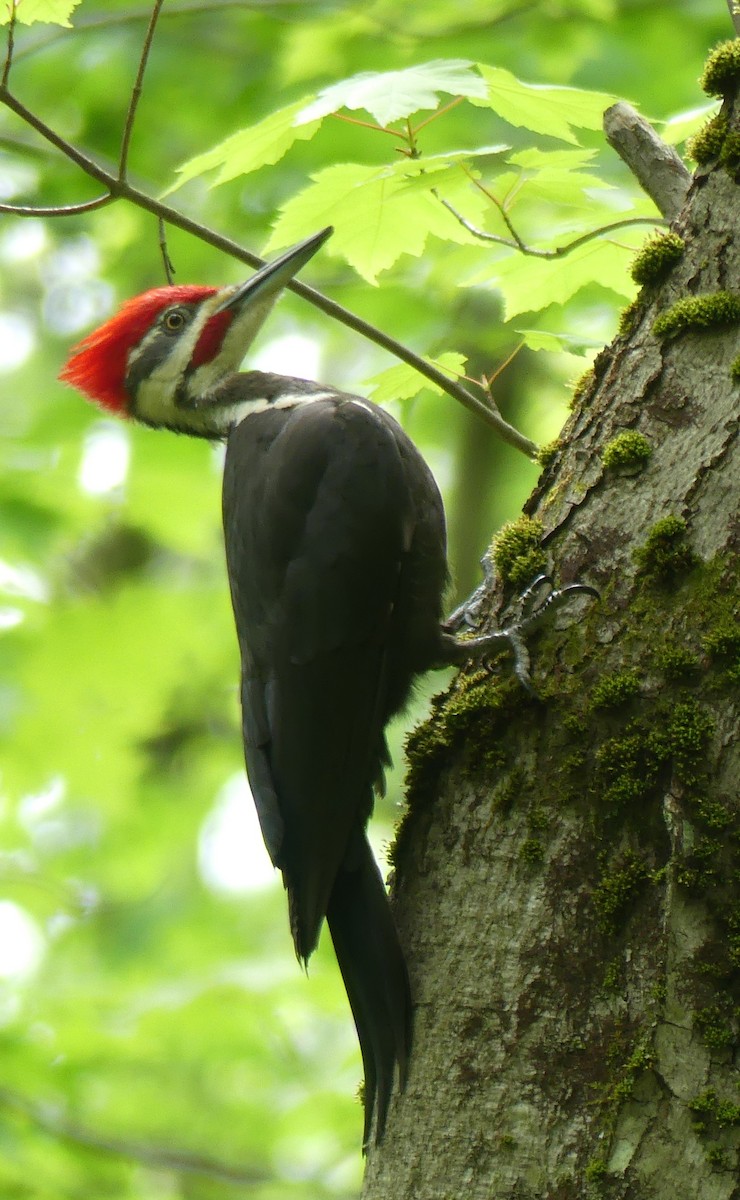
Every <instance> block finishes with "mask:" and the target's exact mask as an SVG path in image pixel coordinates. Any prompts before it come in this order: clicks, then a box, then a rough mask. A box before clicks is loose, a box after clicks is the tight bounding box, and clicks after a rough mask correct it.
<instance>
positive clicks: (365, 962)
mask: <svg viewBox="0 0 740 1200" xmlns="http://www.w3.org/2000/svg"><path fill="white" fill-rule="evenodd" d="M358 857H359V865H358V866H357V867H356V868H355V869H353V870H341V871H340V872H339V874H338V875H337V878H336V881H335V883H334V887H333V889H332V893H331V896H330V898H329V907H328V909H327V913H326V918H327V921H328V923H329V930H330V932H331V936H332V941H333V942H334V949H335V951H336V955H337V962H338V963H339V969H340V971H341V972H342V978H343V979H344V986H345V988H346V989H347V996H348V997H349V1002H350V1005H351V1008H352V1015H353V1017H354V1019H355V1025H356V1026H357V1035H358V1037H359V1040H360V1050H361V1052H362V1064H363V1067H364V1070H365V1131H364V1134H363V1139H362V1143H363V1149H366V1148H367V1146H368V1143H369V1140H370V1131H371V1129H372V1124H373V1113H374V1112H375V1114H376V1115H375V1141H376V1144H377V1143H378V1142H379V1141H380V1140H381V1138H382V1136H383V1131H384V1129H385V1122H386V1117H387V1115H388V1105H389V1103H390V1098H391V1091H392V1089H393V1077H394V1075H395V1069H396V1064H398V1078H399V1082H400V1085H401V1087H403V1086H404V1084H405V1082H406V1069H407V1065H408V1057H409V1052H410V1049H411V993H410V990H409V980H408V973H407V971H406V962H405V960H404V957H403V951H402V950H401V946H400V943H399V941H398V934H397V933H396V927H395V925H394V923H393V917H392V915H391V910H390V905H389V904H388V897H387V896H386V893H385V887H384V886H383V880H382V878H381V875H380V871H379V870H378V867H377V865H376V862H375V859H374V857H373V852H372V850H371V849H370V845H369V843H368V841H367V838H366V837H364V836H363V838H362V845H361V847H360V848H359V856H358Z"/></svg>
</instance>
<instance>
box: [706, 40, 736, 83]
mask: <svg viewBox="0 0 740 1200" xmlns="http://www.w3.org/2000/svg"><path fill="white" fill-rule="evenodd" d="M700 82H701V86H702V88H703V89H704V91H705V92H706V93H707V95H708V96H728V95H730V94H731V93H732V92H734V91H735V90H736V89H737V87H738V86H739V85H740V38H731V39H730V40H729V41H727V42H722V43H720V45H719V46H717V47H716V48H715V49H714V50H713V51H712V53H711V54H710V55H709V58H708V59H707V62H706V65H705V67H704V72H703V74H702V77H701V80H700Z"/></svg>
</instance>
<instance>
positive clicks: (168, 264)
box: [157, 217, 175, 287]
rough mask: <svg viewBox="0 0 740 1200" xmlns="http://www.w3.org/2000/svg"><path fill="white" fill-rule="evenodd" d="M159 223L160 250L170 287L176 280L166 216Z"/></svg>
mask: <svg viewBox="0 0 740 1200" xmlns="http://www.w3.org/2000/svg"><path fill="white" fill-rule="evenodd" d="M157 224H158V228H159V250H160V253H161V255H162V263H163V264H164V273H165V277H166V279H167V282H168V284H169V285H170V287H172V284H173V283H174V280H175V268H174V267H173V265H172V259H171V258H170V252H169V250H168V249H167V229H166V227H165V223H164V218H163V217H160V218H159V219H158V222H157Z"/></svg>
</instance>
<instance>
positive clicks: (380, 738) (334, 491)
mask: <svg viewBox="0 0 740 1200" xmlns="http://www.w3.org/2000/svg"><path fill="white" fill-rule="evenodd" d="M415 473H416V474H415ZM415 482H416V483H417V484H419V483H420V482H421V483H422V484H423V487H422V489H421V490H422V491H424V490H425V489H427V490H429V489H431V490H430V491H429V494H428V495H424V496H421V497H420V496H419V495H418V494H416V495H415V489H414V483H415ZM418 491H419V488H418V487H417V488H416V492H418ZM420 499H421V500H422V501H423V504H422V509H423V510H424V511H423V514H422V515H421V516H420V509H419V500H420ZM224 527H225V533H226V551H227V562H228V568H229V578H230V582H231V589H232V598H233V603H234V612H235V617H236V623H237V629H238V633H239V639H240V645H241V651H242V663H243V688H242V699H243V709H244V739H245V749H246V758H247V768H248V772H249V778H250V783H251V786H252V790H253V793H254V796H255V801H256V804H257V808H258V812H259V816H260V822H261V824H262V829H263V833H264V836H265V841H266V844H267V847H268V850H269V852H270V854H271V856H272V858H273V861H274V862H275V863H276V865H277V866H279V867H280V869H281V870H282V872H283V878H284V882H285V885H286V888H287V889H288V895H289V903H290V914H291V930H292V934H293V939H294V942H295V947H296V952H297V954H298V956H299V957H300V958H301V959H303V960H304V961H305V959H306V958H307V957H308V956H309V955H310V954H311V952H312V951H313V949H314V947H315V945H316V942H317V939H318V935H319V930H320V927H321V923H322V921H323V919H324V916H325V915H328V919H329V925H330V930H331V932H332V937H333V940H334V944H335V949H336V951H337V957H338V960H339V964H340V968H341V970H342V975H343V977H344V980H345V985H346V987H347V992H348V996H349V999H350V1003H351V1006H352V1010H353V1014H354V1017H355V1022H356V1024H357V1027H358V1033H359V1037H360V1044H361V1048H362V1053H363V1061H364V1065H365V1075H366V1088H367V1093H368V1098H367V1106H366V1135H367V1132H368V1129H369V1123H370V1121H371V1119H372V1111H373V1104H374V1098H375V1094H376V1090H377V1096H378V1121H377V1123H376V1130H377V1131H378V1132H380V1131H382V1125H383V1123H384V1120H385V1111H386V1109H387V1105H388V1099H389V1096H390V1090H391V1085H392V1078H393V1070H394V1065H395V1063H398V1064H399V1068H400V1071H401V1075H402V1076H403V1073H404V1071H405V1062H406V1058H407V1054H408V1046H409V1037H410V1000H409V993H408V982H407V978H406V969H405V964H404V961H403V956H402V953H401V950H400V946H399V944H398V939H397V935H396V932H395V927H394V925H393V921H392V917H391V914H390V908H389V906H388V902H387V899H386V896H385V891H384V888H383V885H382V880H381V879H380V876H379V873H378V870H377V867H376V865H375V863H374V860H373V857H372V853H371V851H370V848H369V845H368V843H367V840H366V838H365V836H364V825H365V823H366V821H367V819H368V817H369V815H370V812H371V810H372V803H373V798H372V793H373V785H374V784H375V783H377V782H378V781H379V779H381V778H382V770H383V765H384V762H385V757H386V751H385V741H384V734H383V729H384V725H385V722H386V720H387V719H388V716H389V715H390V713H391V712H392V711H395V709H396V708H398V707H399V706H400V704H401V703H403V701H404V700H405V698H406V696H407V694H408V690H409V686H410V682H411V678H412V676H413V674H414V673H415V671H417V670H419V669H422V667H424V666H427V665H429V663H428V662H422V661H421V659H423V658H424V655H425V654H427V657H428V654H429V652H428V650H425V649H423V648H420V646H416V647H415V648H414V639H415V637H416V634H415V633H414V630H416V629H417V628H418V629H421V630H422V641H423V640H424V639H426V640H427V641H429V642H430V644H431V642H432V641H434V639H435V638H436V637H437V636H438V632H437V631H438V621H439V608H440V606H441V591H442V587H443V583H444V579H445V566H444V530H443V518H442V515H441V504H440V502H439V497H438V494H437V491H436V487H435V486H434V484H433V482H432V481H431V477H430V476H429V475H428V472H427V469H426V467H425V466H424V464H423V462H422V461H421V459H419V457H418V455H417V454H416V452H415V451H414V450H413V447H411V445H410V443H408V441H407V440H406V439H405V437H404V435H403V434H402V433H401V431H400V429H398V427H397V426H395V423H393V422H391V421H390V419H389V418H387V417H386V416H385V414H382V413H380V412H379V411H378V410H376V409H374V408H373V406H371V405H368V404H367V403H366V402H364V401H356V400H350V399H346V398H343V399H338V398H330V399H328V398H327V399H321V400H319V399H313V400H310V401H303V402H301V403H299V404H297V405H296V406H295V407H293V408H291V409H288V410H281V409H274V408H273V409H270V410H268V411H265V412H263V413H259V414H254V415H251V416H249V417H247V418H246V420H244V421H243V422H242V423H241V424H240V425H239V426H238V427H237V428H236V429H235V430H234V431H233V433H232V434H231V435H230V438H229V443H228V448H227V456H226V467H225V474H224ZM425 536H426V538H427V540H428V541H429V542H430V545H431V544H432V543H433V544H434V546H435V555H436V557H435V561H434V563H433V565H432V567H431V568H430V571H431V577H433V587H432V591H436V593H437V595H436V598H435V600H434V601H433V603H432V604H431V606H430V605H429V604H427V606H426V609H425V610H424V612H422V613H421V615H420V614H419V612H418V611H416V612H415V611H413V610H414V607H415V604H416V599H417V598H416V596H415V594H414V587H413V586H411V587H408V586H404V587H402V584H404V581H406V582H408V576H409V570H410V569H412V566H413V562H414V557H415V554H414V547H415V545H416V543H417V542H418V541H419V538H421V541H422V542H423V541H424V537H425ZM426 549H427V548H426V547H424V550H425V553H424V555H423V558H424V561H425V562H426V560H427V558H428V554H427V553H426ZM422 582H426V581H422ZM412 583H413V581H412ZM402 597H405V599H404V598H402ZM427 610H429V611H428V612H427ZM425 612H426V619H425V617H424V613H425ZM399 614H401V618H400V619H401V621H402V624H408V625H409V629H408V630H407V629H405V628H403V627H400V626H399ZM417 618H418V622H417ZM412 619H413V623H412ZM416 640H417V641H418V638H417V639H416ZM409 644H411V647H412V648H411V649H409ZM417 659H419V660H420V661H418V662H417V661H416V660H417Z"/></svg>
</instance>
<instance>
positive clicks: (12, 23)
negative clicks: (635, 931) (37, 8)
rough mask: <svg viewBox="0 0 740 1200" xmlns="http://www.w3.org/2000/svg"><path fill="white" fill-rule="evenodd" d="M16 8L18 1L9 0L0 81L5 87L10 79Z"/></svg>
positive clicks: (0, 84)
mask: <svg viewBox="0 0 740 1200" xmlns="http://www.w3.org/2000/svg"><path fill="white" fill-rule="evenodd" d="M17 7H18V0H10V4H9V9H10V20H9V21H8V39H7V50H6V52H5V66H4V67H3V76H2V80H1V81H0V86H2V87H4V88H5V87H7V86H8V80H9V79H10V68H11V66H12V63H13V50H14V48H15V14H16V9H17Z"/></svg>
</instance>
